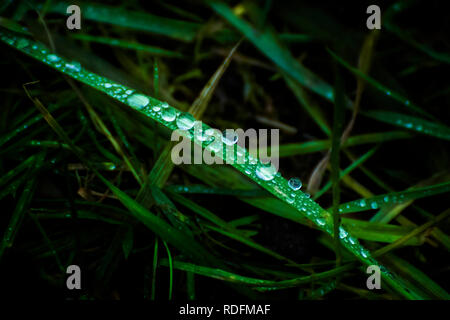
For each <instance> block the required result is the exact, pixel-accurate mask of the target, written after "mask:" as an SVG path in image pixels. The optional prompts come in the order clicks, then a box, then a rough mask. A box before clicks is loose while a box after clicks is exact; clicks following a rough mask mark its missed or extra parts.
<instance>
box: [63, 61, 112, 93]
mask: <svg viewBox="0 0 450 320" xmlns="http://www.w3.org/2000/svg"><path fill="white" fill-rule="evenodd" d="M66 68H67V69H69V70H71V71H75V72H80V71H81V64H80V63H79V62H76V61H72V62H70V63H66ZM105 87H106V84H105Z"/></svg>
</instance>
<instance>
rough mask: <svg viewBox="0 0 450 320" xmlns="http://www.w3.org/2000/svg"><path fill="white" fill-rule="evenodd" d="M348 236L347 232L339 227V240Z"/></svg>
mask: <svg viewBox="0 0 450 320" xmlns="http://www.w3.org/2000/svg"><path fill="white" fill-rule="evenodd" d="M347 236H348V232H347V231H345V229H344V228H342V227H339V238H341V239H344V238H346V237H347Z"/></svg>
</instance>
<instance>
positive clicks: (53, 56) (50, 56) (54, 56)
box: [47, 53, 61, 62]
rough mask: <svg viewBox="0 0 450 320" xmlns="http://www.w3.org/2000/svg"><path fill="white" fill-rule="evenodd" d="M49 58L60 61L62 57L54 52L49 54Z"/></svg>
mask: <svg viewBox="0 0 450 320" xmlns="http://www.w3.org/2000/svg"><path fill="white" fill-rule="evenodd" d="M47 58H48V60H50V61H52V62H58V61H59V60H61V58H60V57H58V56H57V55H56V54H53V53H51V54H49V55H48V56H47Z"/></svg>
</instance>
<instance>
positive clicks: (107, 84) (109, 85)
mask: <svg viewBox="0 0 450 320" xmlns="http://www.w3.org/2000/svg"><path fill="white" fill-rule="evenodd" d="M103 85H104V86H105V88H111V87H112V84H111V83H105V84H103Z"/></svg>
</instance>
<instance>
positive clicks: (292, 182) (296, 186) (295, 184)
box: [288, 178, 302, 191]
mask: <svg viewBox="0 0 450 320" xmlns="http://www.w3.org/2000/svg"><path fill="white" fill-rule="evenodd" d="M288 186H289V188H291V189H292V190H294V191H297V190H300V188H301V187H302V181H301V180H300V179H299V178H291V179H289V181H288Z"/></svg>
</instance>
